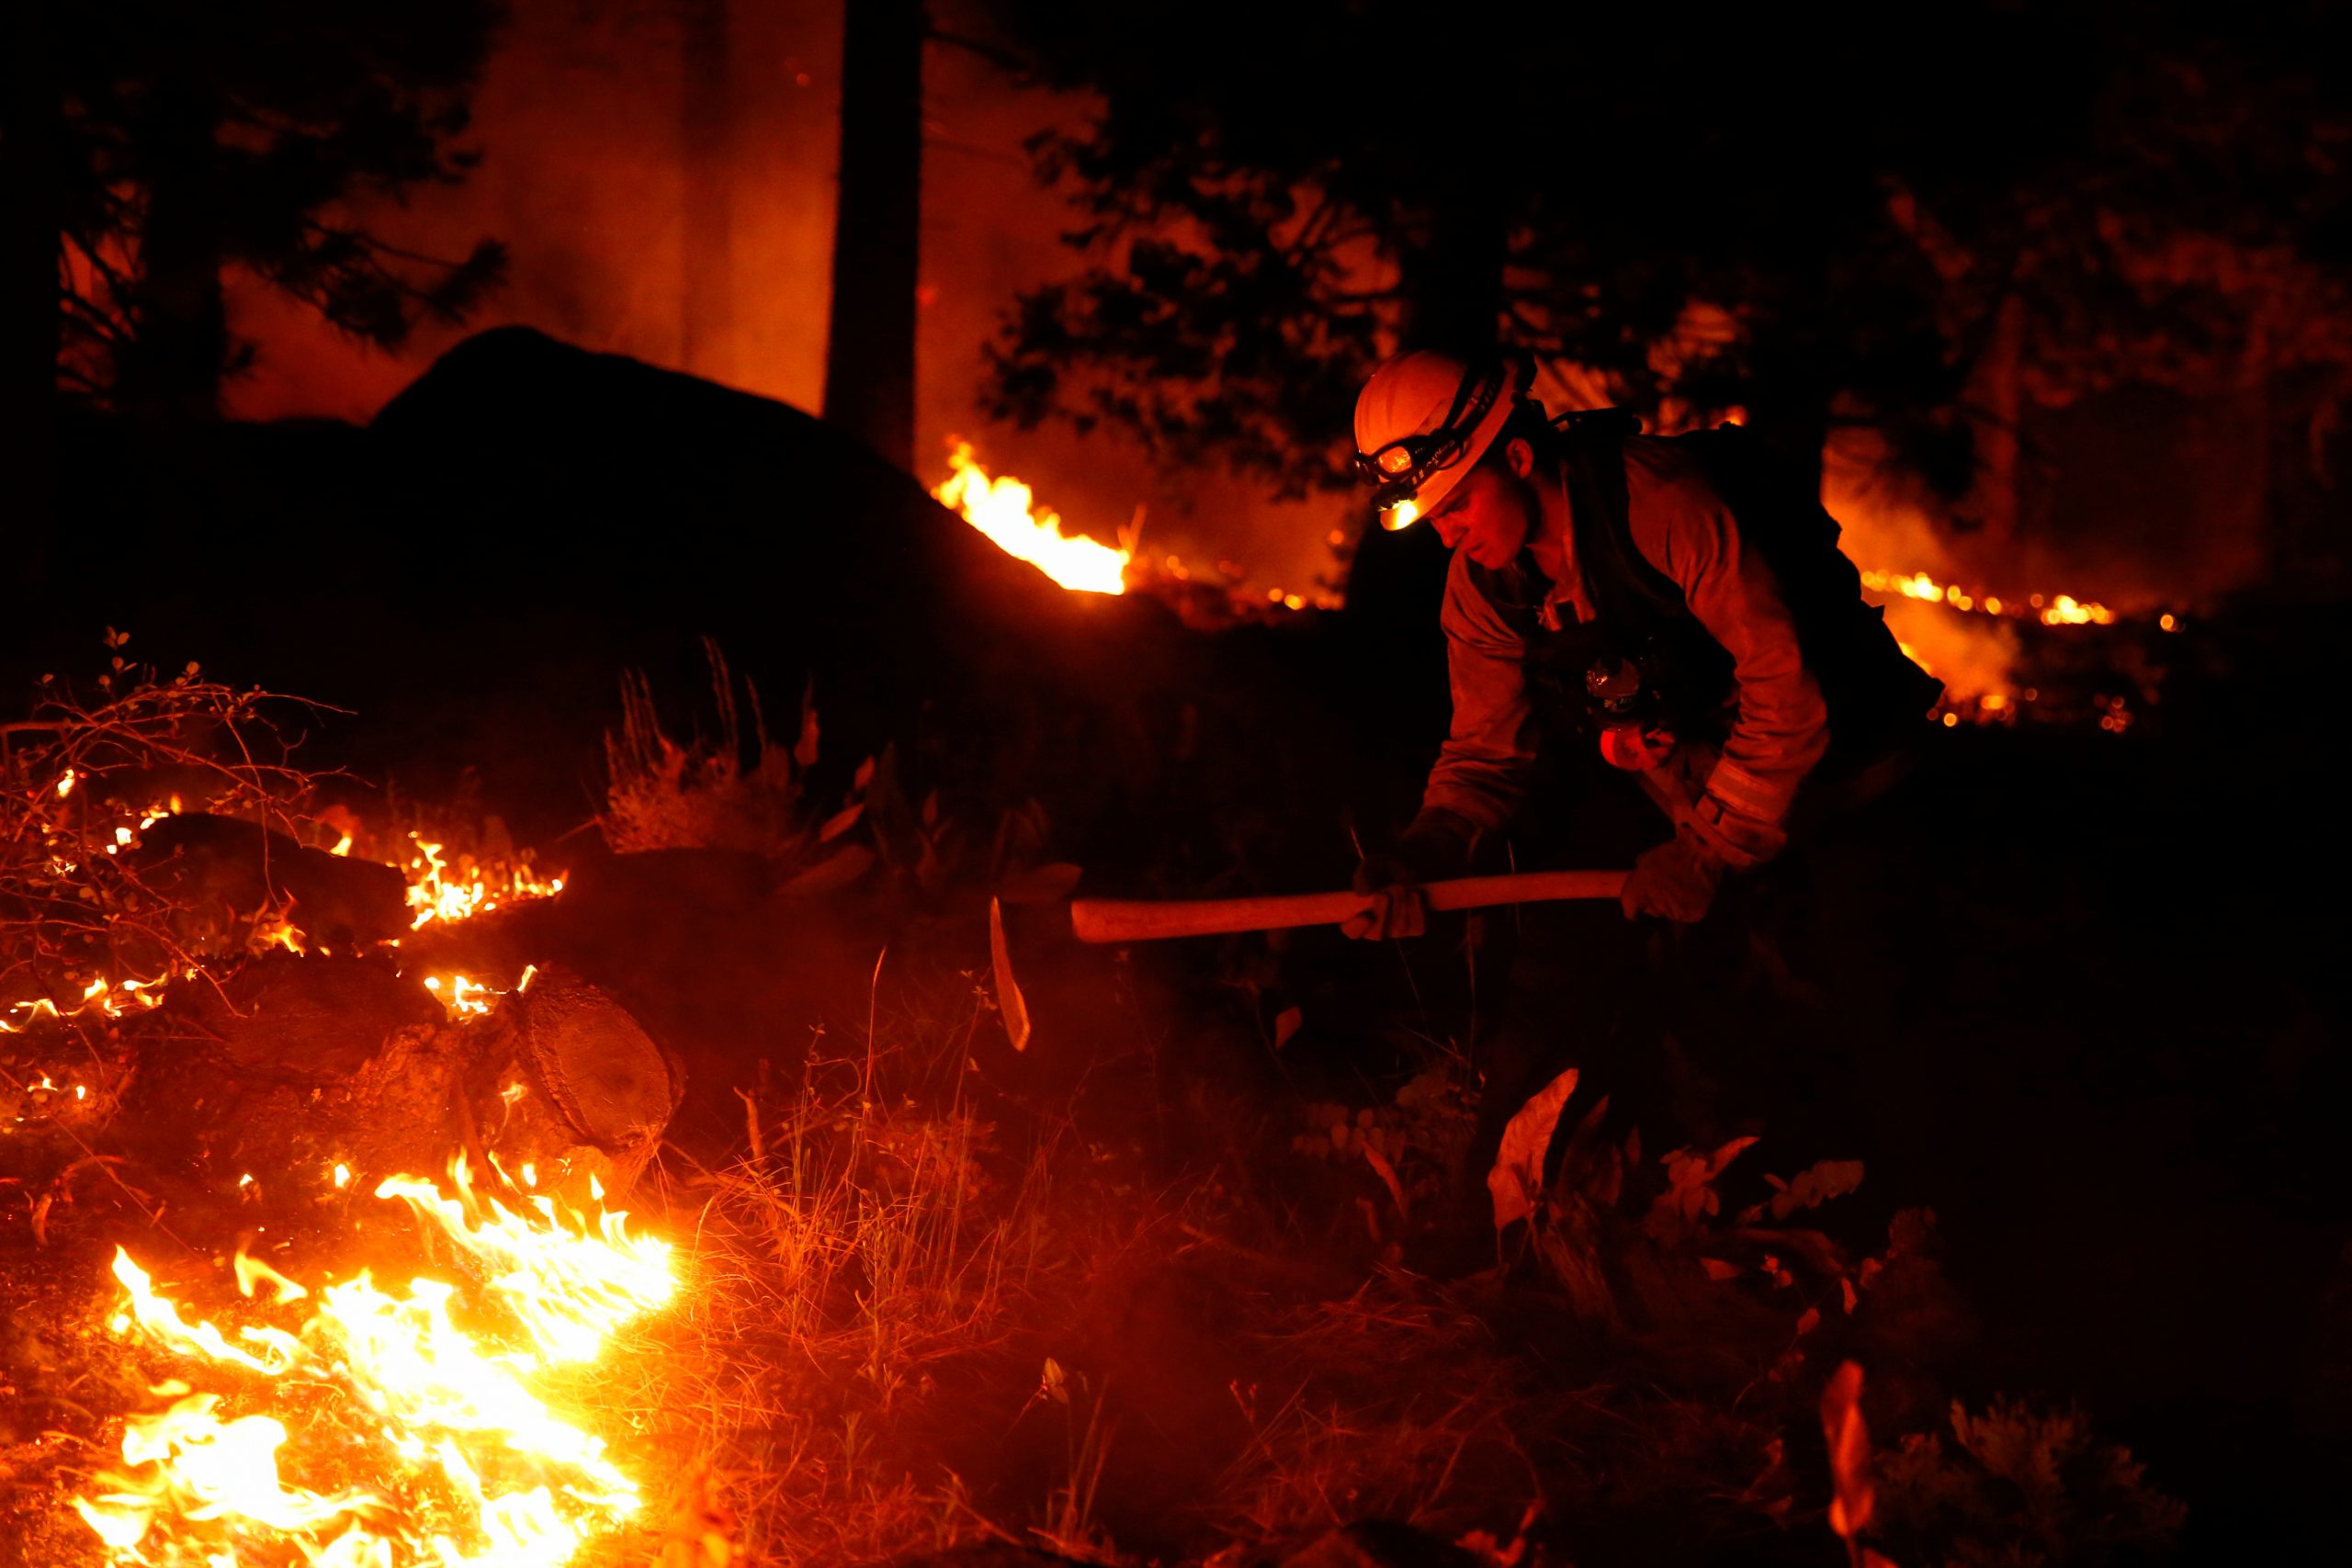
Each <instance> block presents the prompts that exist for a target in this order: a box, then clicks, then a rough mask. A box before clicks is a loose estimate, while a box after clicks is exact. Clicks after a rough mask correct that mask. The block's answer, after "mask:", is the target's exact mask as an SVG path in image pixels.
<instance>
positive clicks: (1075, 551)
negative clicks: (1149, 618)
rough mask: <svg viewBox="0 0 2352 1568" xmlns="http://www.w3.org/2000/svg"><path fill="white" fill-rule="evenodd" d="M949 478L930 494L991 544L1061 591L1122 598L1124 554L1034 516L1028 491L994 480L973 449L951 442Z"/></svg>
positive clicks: (1014, 482)
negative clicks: (977, 459) (1119, 595)
mask: <svg viewBox="0 0 2352 1568" xmlns="http://www.w3.org/2000/svg"><path fill="white" fill-rule="evenodd" d="M947 467H948V468H949V469H950V473H949V475H948V478H947V479H946V480H945V481H944V482H943V483H942V484H941V485H940V486H939V487H938V488H937V489H936V490H933V491H932V492H931V493H932V494H933V496H935V497H937V498H938V500H939V502H940V504H941V505H943V506H952V507H955V508H956V510H958V511H959V512H961V513H963V514H964V521H965V522H967V523H969V524H970V525H972V526H973V527H975V528H978V530H979V531H980V532H981V533H983V534H986V535H987V536H989V538H990V539H991V540H993V541H995V543H996V547H997V548H999V549H1001V550H1002V551H1003V552H1004V553H1005V554H1007V555H1009V556H1012V558H1015V559H1016V560H1025V561H1027V562H1028V563H1029V564H1030V565H1032V566H1034V567H1035V568H1036V569H1037V570H1040V571H1042V572H1044V573H1045V574H1046V576H1047V577H1050V578H1052V579H1053V580H1054V581H1056V582H1058V583H1060V584H1061V585H1062V586H1063V587H1064V588H1069V589H1075V590H1077V591H1078V592H1082V593H1124V592H1126V591H1127V576H1126V573H1127V563H1128V562H1129V561H1130V560H1132V559H1133V558H1135V552H1134V551H1132V550H1128V549H1114V548H1113V547H1111V546H1109V545H1104V544H1099V543H1097V542H1096V541H1094V540H1092V539H1090V538H1088V537H1086V536H1084V535H1082V534H1081V535H1080V536H1077V537H1075V538H1073V537H1069V536H1065V535H1064V534H1063V533H1062V520H1061V519H1060V518H1059V517H1058V516H1057V515H1055V514H1054V513H1051V512H1046V513H1042V514H1034V513H1031V511H1030V509H1029V506H1030V502H1031V500H1032V499H1033V498H1032V494H1031V491H1030V489H1029V487H1028V486H1027V485H1025V484H1023V483H1022V482H1021V481H1020V480H1019V479H1012V478H1010V477H1007V478H1004V479H990V478H989V475H988V470H987V469H985V468H981V467H980V465H979V464H978V462H976V461H974V460H973V457H972V444H971V443H970V442H968V441H963V440H957V441H955V442H954V444H953V446H952V449H951V450H950V451H949V452H948V454H947Z"/></svg>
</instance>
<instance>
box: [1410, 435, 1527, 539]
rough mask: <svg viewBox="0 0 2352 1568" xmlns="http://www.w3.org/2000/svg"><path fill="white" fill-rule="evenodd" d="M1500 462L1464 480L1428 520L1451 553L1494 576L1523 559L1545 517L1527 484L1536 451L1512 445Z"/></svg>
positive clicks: (1482, 467)
mask: <svg viewBox="0 0 2352 1568" xmlns="http://www.w3.org/2000/svg"><path fill="white" fill-rule="evenodd" d="M1499 456H1500V458H1501V460H1500V461H1499V462H1481V463H1479V464H1478V465H1477V467H1476V468H1472V469H1471V470H1470V471H1469V472H1468V473H1466V474H1464V476H1463V477H1462V482H1461V483H1459V484H1457V485H1455V486H1454V487H1453V493H1452V494H1450V495H1448V496H1447V497H1446V498H1445V500H1444V501H1442V502H1440V503H1439V505H1438V508H1437V510H1436V511H1434V512H1432V513H1430V514H1429V518H1428V522H1429V525H1430V527H1432V528H1434V529H1436V530H1437V536H1438V537H1439V538H1440V539H1442V540H1443V541H1445V547H1446V548H1447V549H1450V550H1460V551H1462V552H1463V553H1464V554H1465V555H1467V556H1468V557H1469V558H1471V559H1472V560H1474V561H1476V562H1477V563H1478V564H1479V565H1480V566H1483V567H1487V568H1488V569H1490V570H1493V569H1500V568H1502V567H1507V566H1509V565H1510V563H1511V562H1512V561H1514V560H1517V559H1518V558H1519V552H1520V551H1521V550H1522V549H1524V548H1526V547H1527V542H1528V540H1530V539H1531V538H1532V537H1534V536H1535V529H1536V527H1537V525H1538V521H1539V519H1540V518H1541V516H1542V510H1541V507H1540V504H1539V502H1538V498H1537V496H1536V493H1535V487H1534V486H1533V485H1532V484H1530V483H1529V482H1528V475H1529V473H1530V472H1531V471H1532V468H1533V466H1534V451H1533V449H1532V447H1530V446H1528V444H1527V443H1526V442H1525V441H1521V440H1513V441H1511V442H1510V443H1509V444H1508V445H1507V446H1505V447H1504V448H1503V450H1502V452H1501V453H1500V454H1499Z"/></svg>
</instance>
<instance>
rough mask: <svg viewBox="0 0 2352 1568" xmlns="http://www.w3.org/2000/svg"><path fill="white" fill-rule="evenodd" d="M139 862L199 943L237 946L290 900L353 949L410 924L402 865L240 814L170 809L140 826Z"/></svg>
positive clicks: (296, 910)
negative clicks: (320, 844) (349, 852)
mask: <svg viewBox="0 0 2352 1568" xmlns="http://www.w3.org/2000/svg"><path fill="white" fill-rule="evenodd" d="M131 864H132V866H133V867H134V868H135V869H136V870H137V872H138V874H139V876H140V879H141V881H142V882H144V883H145V884H146V885H147V886H148V888H149V890H150V891H152V892H153V893H154V894H155V895H156V896H157V897H160V898H162V899H163V900H164V902H166V903H167V904H170V905H171V906H173V907H174V908H175V909H176V910H177V911H180V912H179V913H178V914H176V915H175V923H176V924H177V925H179V926H180V927H181V928H182V929H181V931H179V933H178V934H179V935H180V937H181V940H182V941H184V942H187V943H188V944H189V945H190V946H193V947H199V948H207V949H214V950H217V949H219V948H220V947H221V946H223V945H227V946H235V945H237V944H238V943H240V942H242V941H243V932H244V930H245V929H246V928H247V927H248V926H249V925H250V924H251V923H252V921H253V920H254V917H255V916H257V915H260V914H262V913H263V912H265V911H266V910H271V909H280V908H289V907H290V915H289V918H290V919H291V920H292V922H293V923H294V924H295V925H296V926H297V927H299V928H300V930H301V931H302V933H303V936H304V937H305V939H306V940H307V942H308V943H309V945H311V946H312V947H321V946H324V947H332V948H334V949H336V950H338V951H348V950H350V949H352V948H355V947H358V946H361V945H365V944H368V943H373V942H383V941H386V940H388V939H390V938H392V937H396V936H399V935H401V933H402V932H404V931H407V930H408V924H409V918H408V891H407V882H406V879H405V878H403V877H402V876H401V873H400V869H399V868H398V867H397V866H390V865H379V864H377V863H374V862H373V861H364V860H351V859H347V858H345V857H344V856H341V855H331V854H329V853H327V852H325V851H324V850H314V849H311V848H310V847H309V846H308V845H306V844H302V843H299V842H297V841H296V840H292V839H289V838H288V837H287V836H286V835H285V834H283V833H274V832H270V831H269V830H267V829H264V828H262V827H260V826H259V825H258V824H255V823H252V822H246V821H242V820H240V819H239V818H233V817H211V816H207V815H205V814H204V813H202V812H187V813H184V814H182V815H180V816H176V817H166V818H163V819H162V820H160V821H158V822H156V823H155V824H154V825H153V827H151V828H149V829H147V830H146V831H145V832H143V833H141V835H140V838H139V847H138V848H137V849H136V850H134V851H132V852H131Z"/></svg>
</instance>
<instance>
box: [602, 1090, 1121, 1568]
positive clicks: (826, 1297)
mask: <svg viewBox="0 0 2352 1568" xmlns="http://www.w3.org/2000/svg"><path fill="white" fill-rule="evenodd" d="M888 1066H889V1064H888V1063H885V1064H883V1067H884V1068H887V1067H888ZM876 1076H877V1067H876V1064H875V1063H873V1062H865V1063H837V1064H832V1065H831V1070H827V1069H826V1068H823V1067H818V1068H812V1069H811V1077H812V1081H815V1082H819V1083H825V1082H830V1083H831V1084H833V1085H834V1086H835V1087H834V1089H832V1090H831V1092H827V1091H826V1090H825V1089H817V1088H812V1089H809V1090H806V1091H804V1092H802V1093H800V1094H798V1095H797V1096H794V1097H791V1098H789V1099H786V1100H781V1101H780V1102H770V1101H763V1100H757V1099H754V1098H752V1097H749V1096H746V1097H745V1100H744V1124H745V1142H746V1145H748V1146H747V1147H746V1148H745V1150H744V1151H743V1153H742V1154H741V1157H739V1158H737V1159H736V1160H735V1161H734V1162H732V1163H731V1164H729V1165H727V1166H725V1167H724V1168H718V1169H709V1170H706V1169H700V1168H691V1167H689V1166H688V1165H687V1164H686V1163H685V1162H684V1161H681V1160H678V1159H674V1158H673V1159H672V1160H670V1161H669V1162H667V1163H666V1164H665V1166H664V1167H663V1168H662V1170H661V1171H660V1172H658V1173H657V1175H656V1177H655V1180H656V1181H657V1182H658V1183H659V1185H660V1188H661V1196H662V1198H663V1199H664V1200H666V1202H667V1204H668V1206H669V1208H670V1210H671V1213H673V1216H675V1228H677V1229H680V1230H683V1231H685V1232H687V1234H686V1235H684V1236H683V1237H682V1239H684V1241H685V1242H686V1244H687V1245H686V1247H685V1249H684V1250H685V1251H686V1252H687V1253H688V1254H689V1255H690V1257H691V1258H692V1262H691V1263H690V1264H689V1268H690V1269H691V1270H692V1276H691V1286H690V1289H689V1290H688V1291H687V1292H685V1298H684V1300H685V1304H684V1306H683V1307H682V1308H681V1309H680V1310H678V1311H676V1312H674V1313H673V1314H670V1315H669V1316H668V1317H666V1318H665V1319H663V1320H662V1322H661V1323H659V1324H658V1325H654V1326H653V1327H652V1328H650V1330H649V1341H650V1342H649V1344H648V1345H647V1346H646V1347H644V1348H646V1349H648V1350H650V1352H651V1353H650V1354H645V1355H639V1356H634V1357H631V1356H627V1355H624V1356H622V1357H618V1358H616V1364H620V1363H627V1364H629V1365H633V1366H634V1367H636V1368H637V1369H638V1373H637V1376H638V1380H639V1381H636V1382H632V1383H629V1384H628V1385H627V1386H610V1387H608V1388H607V1390H606V1397H607V1398H608V1399H609V1400H610V1401H611V1402H612V1403H613V1404H616V1406H618V1407H620V1408H622V1409H625V1410H626V1411H627V1412H628V1416H629V1424H630V1425H631V1426H632V1427H635V1428H636V1435H635V1436H634V1437H633V1438H630V1439H628V1442H629V1446H630V1447H631V1448H632V1449H641V1450H643V1451H644V1452H645V1453H646V1454H648V1455H650V1456H658V1458H657V1459H656V1460H654V1461H653V1463H651V1464H649V1465H647V1466H646V1468H647V1469H648V1470H649V1471H650V1470H652V1469H654V1468H656V1467H659V1468H660V1469H662V1470H663V1471H664V1472H666V1475H665V1479H666V1481H667V1482H668V1483H669V1485H668V1486H667V1489H666V1490H667V1495H665V1496H663V1497H662V1498H660V1499H659V1500H658V1502H657V1507H656V1509H655V1510H654V1512H656V1513H657V1514H659V1515H662V1516H666V1517H670V1518H671V1519H672V1520H673V1530H674V1529H677V1528H678V1527H677V1526H676V1521H677V1520H678V1519H680V1518H681V1517H685V1516H690V1515H693V1514H695V1513H696V1512H698V1511H714V1512H715V1513H716V1514H717V1515H718V1517H721V1518H722V1519H723V1520H724V1523H723V1524H722V1525H720V1526H718V1527H717V1528H718V1529H723V1530H724V1532H725V1533H726V1534H727V1535H728V1537H729V1539H730V1540H731V1543H732V1546H733V1549H734V1550H735V1551H737V1552H738V1553H740V1554H741V1556H742V1557H743V1558H747V1559H748V1560H750V1561H753V1562H793V1563H811V1564H826V1563H854V1562H876V1561H880V1560H883V1559H887V1558H890V1557H895V1556H899V1555H901V1554H903V1553H905V1552H907V1551H913V1550H918V1549H922V1548H928V1547H938V1546H943V1545H945V1544H948V1543H951V1542H953V1541H956V1540H967V1539H973V1538H978V1537H986V1536H997V1537H1001V1538H1005V1539H1014V1538H1016V1537H1018V1536H1022V1535H1027V1536H1030V1537H1035V1536H1038V1535H1041V1534H1046V1533H1051V1532H1053V1531H1054V1530H1055V1529H1056V1527H1057V1524H1058V1525H1063V1526H1070V1525H1074V1526H1076V1527H1077V1528H1078V1529H1079V1532H1080V1534H1082V1533H1083V1527H1084V1525H1085V1520H1084V1518H1083V1517H1082V1514H1081V1515H1080V1516H1079V1517H1072V1515H1071V1511H1070V1508H1069V1505H1068V1502H1067V1501H1066V1500H1059V1499H1056V1498H1054V1497H1052V1496H1039V1497H1035V1498H1030V1499H1020V1498H1007V1497H1004V1496H1002V1495H999V1494H997V1493H995V1492H993V1491H992V1492H991V1493H990V1495H989V1496H988V1497H987V1498H986V1499H985V1500H981V1499H978V1498H976V1497H975V1495H974V1493H973V1489H972V1488H971V1487H969V1486H967V1481H966V1478H965V1475H964V1473H963V1470H962V1468H961V1465H962V1463H963V1462H964V1461H967V1460H968V1459H969V1457H970V1456H971V1455H972V1454H974V1453H975V1452H981V1451H985V1449H986V1446H987V1445H986V1441H985V1434H984V1433H980V1434H979V1436H978V1440H976V1429H977V1428H978V1427H979V1425H980V1424H982V1423H984V1422H986V1421H987V1420H989V1418H990V1417H991V1416H994V1417H996V1418H998V1419H1001V1413H1002V1412H1003V1410H1004V1409H1005V1407H1006V1404H1007V1402H1008V1401H1010V1402H1011V1403H1012V1404H1013V1405H1014V1406H1016V1407H1019V1406H1020V1402H1021V1398H1022V1393H1021V1391H1022V1389H1023V1385H1024V1383H1028V1384H1034V1383H1035V1381H1036V1380H1037V1377H1038V1371H1037V1368H1038V1366H1039V1364H1040V1359H1039V1353H1038V1351H1037V1350H1036V1346H1037V1345H1038V1344H1039V1343H1040V1342H1041V1341H1040V1339H1039V1333H1040V1329H1041V1326H1042V1325H1044V1324H1046V1322H1048V1321H1049V1320H1051V1319H1052V1318H1053V1317H1054V1316H1055V1314H1057V1312H1058V1311H1060V1310H1061V1309H1060V1307H1059V1306H1058V1304H1057V1303H1061V1302H1063V1301H1066V1300H1068V1299H1069V1296H1070V1294H1071V1293H1072V1292H1073V1291H1074V1290H1075V1289H1076V1285H1077V1281H1078V1280H1080V1277H1081V1276H1082V1274H1083V1271H1084V1269H1085V1266H1086V1259H1087V1257H1088V1256H1089V1253H1090V1249H1091V1246H1092V1244H1093V1242H1094V1240H1095V1239H1096V1235H1095V1233H1094V1232H1093V1231H1092V1230H1091V1226H1090V1225H1089V1224H1087V1223H1086V1222H1083V1221H1080V1223H1079V1224H1077V1225H1076V1226H1075V1227H1074V1226H1073V1224H1072V1220H1073V1214H1074V1211H1073V1210H1072V1208H1071V1206H1070V1205H1068V1204H1058V1203H1056V1202H1054V1201H1052V1199H1053V1196H1054V1194H1053V1173H1054V1168H1055V1166H1056V1163H1057V1150H1056V1148H1055V1146H1054V1145H1052V1143H1051V1142H1050V1141H1049V1142H1047V1143H1046V1144H1045V1145H1041V1146H1039V1147H1038V1148H1036V1149H1035V1151H1034V1152H1032V1153H1030V1154H1027V1155H1022V1156H1016V1155H1011V1154H1008V1153H1006V1152H1005V1151H1003V1150H1001V1149H1000V1148H999V1147H998V1146H996V1140H995V1133H994V1129H993V1128H991V1127H990V1126H989V1124H987V1123H986V1122H983V1121H982V1120H981V1119H980V1118H979V1117H978V1115H977V1114H975V1112H974V1111H973V1109H972V1108H971V1107H970V1106H969V1105H967V1104H966V1103H963V1102H962V1101H961V1100H960V1097H957V1098H951V1099H950V1100H949V1102H948V1103H947V1104H945V1105H944V1106H938V1107H935V1108H932V1109H921V1108H918V1107H917V1106H915V1105H914V1104H913V1103H912V1102H911V1101H909V1100H905V1099H904V1098H901V1097H896V1096H893V1095H890V1094H888V1093H886V1092H884V1091H883V1089H882V1087H881V1085H879V1084H877V1083H876ZM881 1076H883V1077H889V1076H891V1075H890V1074H888V1072H887V1071H884V1072H883V1073H882V1074H881ZM619 1375H621V1374H616V1377H617V1376H619ZM990 1479H992V1478H990ZM1080 1484H1082V1478H1080ZM1076 1489H1077V1488H1076V1487H1075V1486H1073V1487H1069V1488H1065V1490H1076ZM688 1560H689V1561H692V1560H693V1559H688Z"/></svg>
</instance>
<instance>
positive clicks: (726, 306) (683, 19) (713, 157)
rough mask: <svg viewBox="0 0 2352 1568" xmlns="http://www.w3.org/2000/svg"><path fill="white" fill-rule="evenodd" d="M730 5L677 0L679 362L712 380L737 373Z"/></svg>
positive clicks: (726, 378) (712, 0)
mask: <svg viewBox="0 0 2352 1568" xmlns="http://www.w3.org/2000/svg"><path fill="white" fill-rule="evenodd" d="M728 6H729V0H681V4H680V7H679V17H678V20H679V26H680V33H681V37H680V55H681V60H680V64H681V67H682V75H683V77H684V93H683V95H682V96H681V97H680V100H679V106H678V107H679V116H678V130H679V141H680V143H681V150H682V151H683V152H684V162H685V201H684V209H685V210H684V214H683V218H684V221H683V223H682V225H681V228H682V232H681V234H680V236H679V239H680V247H681V254H680V259H679V272H680V275H681V276H680V279H679V282H680V288H679V317H678V363H679V366H680V367H681V368H682V369H685V370H689V371H692V372H693V373H694V374H695V375H697V376H702V377H706V378H709V379H710V380H714V381H730V380H732V379H733V378H734V374H735V362H734V350H735V236H734V228H735V212H734V180H735V102H734V94H733V91H732V88H731V85H730V82H729V36H728Z"/></svg>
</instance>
